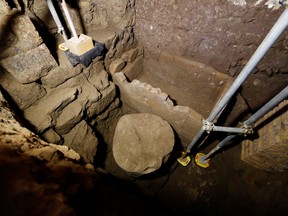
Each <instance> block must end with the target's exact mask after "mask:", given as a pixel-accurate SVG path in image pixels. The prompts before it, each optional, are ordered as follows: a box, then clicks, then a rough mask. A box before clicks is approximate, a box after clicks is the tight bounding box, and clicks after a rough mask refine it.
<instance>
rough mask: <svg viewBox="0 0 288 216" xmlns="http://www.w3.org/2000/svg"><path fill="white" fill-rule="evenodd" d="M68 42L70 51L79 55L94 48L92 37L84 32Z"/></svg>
mask: <svg viewBox="0 0 288 216" xmlns="http://www.w3.org/2000/svg"><path fill="white" fill-rule="evenodd" d="M67 43H68V48H69V50H70V52H72V53H74V54H76V55H79V56H80V55H83V54H84V53H86V52H88V51H89V50H91V49H93V48H94V45H93V41H92V38H91V37H89V36H87V35H84V34H81V35H80V36H79V38H75V37H72V38H70V39H69V40H68V42H67Z"/></svg>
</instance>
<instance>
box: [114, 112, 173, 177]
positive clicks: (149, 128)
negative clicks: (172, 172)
mask: <svg viewBox="0 0 288 216" xmlns="http://www.w3.org/2000/svg"><path fill="white" fill-rule="evenodd" d="M174 142H175V141H174V132H173V130H172V128H171V126H170V125H169V124H168V123H167V122H166V121H164V120H163V119H161V118H160V117H159V116H156V115H153V114H149V113H140V114H130V115H124V116H122V117H121V118H120V119H119V121H118V123H117V126H116V129H115V134H114V138H113V147H112V151H113V156H114V158H115V161H116V163H117V164H118V165H119V166H120V167H121V168H122V169H123V170H125V171H127V172H129V173H132V174H134V175H143V174H148V173H152V172H154V171H155V170H158V169H159V168H160V167H161V166H162V164H163V163H165V162H166V161H167V160H168V158H169V154H170V153H171V151H172V149H173V146H174Z"/></svg>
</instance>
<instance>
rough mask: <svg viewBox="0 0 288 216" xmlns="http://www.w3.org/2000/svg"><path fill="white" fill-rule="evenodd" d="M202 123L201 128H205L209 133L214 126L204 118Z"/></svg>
mask: <svg viewBox="0 0 288 216" xmlns="http://www.w3.org/2000/svg"><path fill="white" fill-rule="evenodd" d="M202 124H203V126H202V129H203V130H205V131H206V132H207V133H208V134H209V133H210V132H211V131H213V129H214V127H215V125H214V123H213V122H209V121H207V120H206V119H203V120H202Z"/></svg>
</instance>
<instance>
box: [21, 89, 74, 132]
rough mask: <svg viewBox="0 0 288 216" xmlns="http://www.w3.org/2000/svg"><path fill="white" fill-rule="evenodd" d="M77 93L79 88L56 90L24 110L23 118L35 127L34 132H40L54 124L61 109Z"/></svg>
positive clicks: (72, 99)
mask: <svg viewBox="0 0 288 216" xmlns="http://www.w3.org/2000/svg"><path fill="white" fill-rule="evenodd" d="M79 91H80V90H79V88H78V89H77V88H66V89H57V88H56V89H55V90H54V91H52V92H49V93H48V94H47V95H46V96H45V97H43V98H42V99H41V100H40V101H39V102H38V103H37V104H35V105H33V106H31V107H29V108H28V109H26V110H24V118H25V119H26V120H27V121H29V122H30V123H31V124H32V125H33V126H34V127H35V130H37V131H38V132H42V131H44V130H45V129H47V128H49V127H51V126H52V125H53V124H54V122H55V119H56V118H57V117H58V116H59V115H60V113H61V112H62V110H63V108H64V107H66V106H67V105H68V104H69V103H71V102H72V101H74V100H75V99H76V97H77V96H78V94H79Z"/></svg>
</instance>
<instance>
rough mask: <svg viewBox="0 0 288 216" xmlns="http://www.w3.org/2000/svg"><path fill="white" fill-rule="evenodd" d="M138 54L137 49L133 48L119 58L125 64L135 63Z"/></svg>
mask: <svg viewBox="0 0 288 216" xmlns="http://www.w3.org/2000/svg"><path fill="white" fill-rule="evenodd" d="M138 53H139V49H138V48H133V49H130V50H128V51H127V52H124V53H123V54H122V56H121V59H122V60H123V61H125V62H129V63H132V62H134V61H135V59H136V58H137V56H138Z"/></svg>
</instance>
